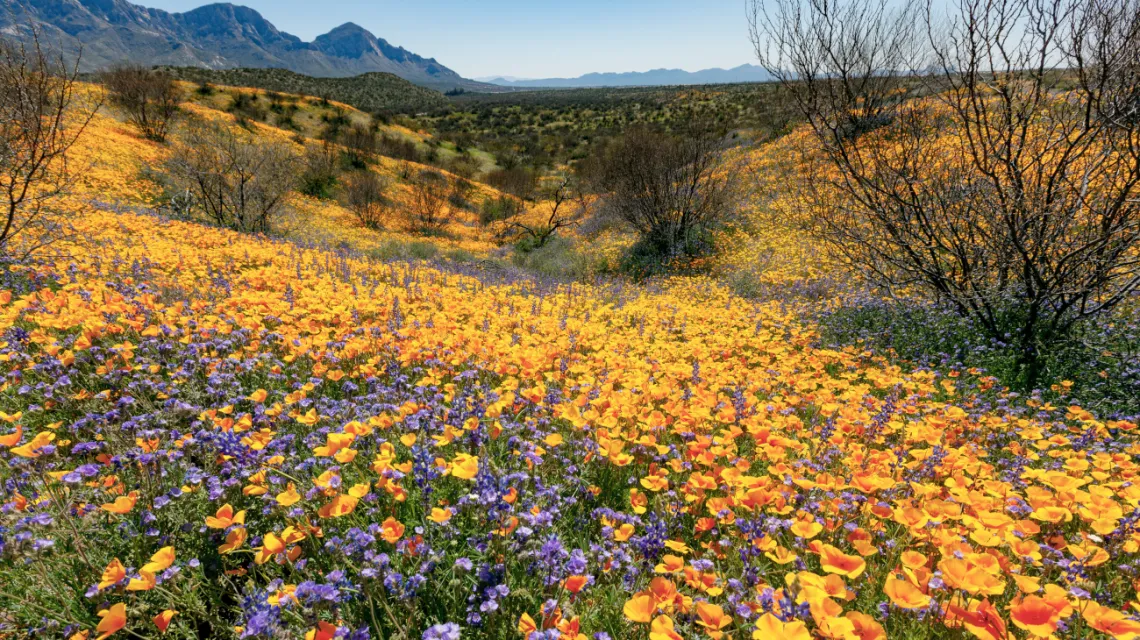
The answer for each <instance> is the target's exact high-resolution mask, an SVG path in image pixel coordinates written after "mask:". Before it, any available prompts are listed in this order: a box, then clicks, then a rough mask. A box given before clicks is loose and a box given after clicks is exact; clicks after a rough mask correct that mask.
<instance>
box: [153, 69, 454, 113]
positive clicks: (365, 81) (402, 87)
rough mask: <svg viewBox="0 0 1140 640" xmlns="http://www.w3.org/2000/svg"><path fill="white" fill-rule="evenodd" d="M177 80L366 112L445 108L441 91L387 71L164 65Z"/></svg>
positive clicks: (413, 111)
mask: <svg viewBox="0 0 1140 640" xmlns="http://www.w3.org/2000/svg"><path fill="white" fill-rule="evenodd" d="M165 69H167V70H168V71H169V72H170V73H171V74H172V75H174V76H175V77H176V78H177V79H179V80H188V81H191V82H198V83H212V84H215V85H226V86H231V87H257V88H259V89H267V90H270V91H277V92H280V93H291V94H295V95H305V96H318V97H320V99H321V100H323V102H324V106H329V104H330V103H329V101H330V100H335V101H336V102H341V103H344V104H348V105H352V106H353V107H356V108H357V109H360V110H361V111H364V112H365V113H376V112H384V113H393V114H417V113H423V112H427V111H436V110H443V109H447V108H448V103H447V98H445V97H444V96H443V94H442V93H439V92H437V91H432V90H431V89H425V88H423V87H420V86H417V85H414V84H412V83H410V82H408V81H407V80H404V79H403V78H399V77H397V76H394V75H392V74H390V73H366V74H364V75H360V76H355V77H352V78H315V77H311V76H305V75H301V74H299V73H294V72H292V71H288V70H286V69H223V70H214V69H201V68H198V67H166V68H165Z"/></svg>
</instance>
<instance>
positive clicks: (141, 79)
mask: <svg viewBox="0 0 1140 640" xmlns="http://www.w3.org/2000/svg"><path fill="white" fill-rule="evenodd" d="M100 80H101V81H102V82H103V85H104V86H106V87H107V91H108V92H109V93H110V97H111V103H112V104H114V105H115V106H117V107H119V108H120V109H122V110H123V111H125V112H126V114H127V120H128V121H130V123H131V124H132V125H134V126H135V127H137V128H138V130H139V131H140V132H142V134H143V136H145V137H146V138H148V139H150V140H154V141H156V142H165V141H166V135H167V133H168V132H169V131H170V125H171V124H172V123H173V122H174V118H175V116H177V115H178V105H179V103H181V102H182V91H181V90H180V89H179V88H178V85H177V83H176V82H175V81H174V76H172V75H170V74H169V73H168V72H166V71H162V70H158V69H149V68H147V67H144V66H142V65H139V64H121V65H118V66H115V67H113V68H111V69H109V70H107V71H105V72H103V73H102V74H101V75H100Z"/></svg>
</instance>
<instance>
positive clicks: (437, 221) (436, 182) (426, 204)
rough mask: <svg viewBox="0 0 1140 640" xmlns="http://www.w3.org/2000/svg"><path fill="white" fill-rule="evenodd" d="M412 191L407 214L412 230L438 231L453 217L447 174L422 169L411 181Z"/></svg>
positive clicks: (431, 232) (422, 231) (428, 232)
mask: <svg viewBox="0 0 1140 640" xmlns="http://www.w3.org/2000/svg"><path fill="white" fill-rule="evenodd" d="M409 186H410V187H411V191H412V197H411V201H410V202H409V203H408V206H407V210H406V216H407V218H406V219H407V225H408V228H409V229H410V230H411V231H414V232H418V233H427V234H434V233H438V232H439V231H441V230H442V229H443V227H444V226H445V225H446V224H447V223H448V222H449V221H450V219H451V211H450V207H449V204H448V196H449V195H450V194H451V189H450V187H449V185H448V180H447V176H445V175H443V174H442V173H439V172H437V171H421V172H420V173H419V174H418V175H417V176H415V178H414V179H412V180H411V181H410V183H409Z"/></svg>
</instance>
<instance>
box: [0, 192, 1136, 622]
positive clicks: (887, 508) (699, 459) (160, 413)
mask: <svg viewBox="0 0 1140 640" xmlns="http://www.w3.org/2000/svg"><path fill="white" fill-rule="evenodd" d="M75 224H76V226H77V231H78V232H79V235H80V236H82V237H83V239H84V242H83V244H82V245H78V244H77V245H76V246H75V247H74V248H75V249H76V250H75V251H74V252H72V253H71V255H70V256H69V257H68V258H67V259H65V260H62V261H59V262H54V263H53V262H50V261H48V262H41V263H36V264H28V265H25V266H24V267H22V268H20V267H14V268H12V269H11V270H9V271H8V272H7V273H6V275H5V276H4V281H3V282H2V283H0V288H2V289H3V291H2V292H0V323H2V325H3V338H2V340H3V341H2V343H0V346H2V352H0V353H2V355H0V358H2V360H3V362H4V382H3V387H2V393H0V403H2V405H3V413H2V414H0V418H2V420H3V427H2V433H0V458H2V459H3V465H2V467H0V469H2V470H0V474H2V479H3V484H2V494H0V495H2V500H3V510H2V514H0V605H2V606H0V625H2V626H3V629H5V631H4V632H3V633H4V634H5V635H6V637H17V636H20V637H24V636H26V635H32V636H35V637H69V638H78V639H83V638H88V639H94V638H99V639H103V638H108V637H116V638H118V637H124V638H125V637H136V638H156V637H170V638H192V637H209V638H225V637H242V638H264V637H305V638H308V639H314V638H317V639H327V638H334V637H336V638H342V637H343V638H354V639H358V638H369V637H371V638H415V639H417V640H418V639H421V638H422V639H424V640H442V639H448V640H454V639H456V638H530V639H531V640H535V639H538V638H548V639H554V638H567V639H573V640H577V639H581V638H599V639H601V638H612V639H619V638H651V639H652V640H666V639H678V638H700V637H709V638H749V637H751V638H759V639H767V638H797V639H800V638H802V639H807V638H811V637H825V638H862V639H865V640H866V639H872V638H883V637H888V636H889V637H928V636H936V637H970V636H973V637H978V638H1007V637H1048V636H1050V635H1054V634H1056V635H1067V636H1070V637H1104V636H1107V637H1116V638H1135V637H1137V636H1138V635H1140V623H1138V622H1136V621H1135V619H1134V618H1132V617H1131V616H1132V614H1133V613H1135V611H1136V608H1137V607H1140V604H1138V603H1137V602H1136V600H1137V589H1136V587H1137V583H1136V582H1135V580H1136V577H1137V575H1136V574H1137V570H1138V566H1137V564H1136V561H1137V558H1138V556H1137V553H1138V551H1140V532H1138V531H1137V528H1136V525H1137V522H1138V521H1140V518H1138V513H1140V512H1138V511H1137V505H1138V504H1140V486H1138V485H1137V484H1135V483H1134V481H1133V479H1134V477H1135V475H1136V473H1137V466H1136V463H1135V461H1134V458H1135V455H1136V454H1137V453H1138V452H1140V449H1138V447H1137V442H1136V438H1135V435H1134V433H1135V429H1136V424H1135V423H1134V422H1129V421H1102V420H1098V419H1097V418H1096V417H1095V416H1093V415H1091V414H1090V413H1089V412H1087V411H1085V410H1083V409H1081V408H1080V407H1078V406H1061V404H1064V403H1060V404H1049V403H1047V402H1045V401H1044V400H1042V399H1040V398H1033V397H1016V396H1015V395H1011V394H1003V393H1001V392H1000V391H999V390H998V388H997V387H995V386H994V385H993V381H992V379H989V378H985V377H979V376H976V375H972V374H971V373H970V372H968V371H962V372H960V375H959V373H958V372H955V373H953V374H952V375H948V376H943V375H939V374H936V373H932V372H925V371H919V372H909V371H905V370H902V369H899V368H897V367H894V366H890V365H888V364H886V363H885V362H884V361H880V360H878V359H873V358H870V357H868V356H867V355H866V354H862V353H859V352H857V351H856V350H846V351H834V350H825V349H821V348H819V347H817V346H816V344H817V340H816V338H815V335H814V333H813V329H812V327H811V326H805V325H804V324H801V323H800V322H799V321H798V320H797V316H796V314H795V313H794V311H792V309H793V307H792V306H784V305H782V304H781V303H780V302H778V301H774V302H771V303H767V304H760V305H757V304H754V303H750V302H746V301H744V300H743V299H739V298H735V297H733V296H732V295H730V294H729V293H727V292H726V291H725V290H724V289H722V288H720V287H719V285H716V284H715V283H714V282H712V281H708V280H701V279H688V280H675V281H667V282H664V283H660V284H657V285H650V286H646V287H641V286H636V285H624V286H618V285H614V286H609V287H605V286H597V287H593V286H586V285H581V284H575V285H561V286H553V285H539V284H536V283H534V282H531V281H528V280H525V279H520V280H517V281H512V280H509V279H506V278H498V279H496V278H494V277H489V276H485V275H484V276H480V277H476V276H473V275H468V274H464V273H462V272H460V271H458V270H456V268H437V267H433V266H431V265H429V264H427V263H418V264H417V263H383V262H377V261H373V260H367V259H364V258H362V257H360V256H359V255H356V254H352V253H349V252H347V251H340V252H334V251H329V250H319V249H310V248H305V247H303V246H300V245H297V244H291V243H287V242H282V241H272V240H268V239H264V238H259V237H254V236H248V235H242V234H238V233H233V232H228V231H223V230H219V229H208V230H207V229H206V228H204V227H200V226H197V225H194V224H190V223H185V222H175V221H170V220H166V219H163V218H161V217H157V216H153V215H145V214H139V213H116V212H113V211H109V210H106V209H103V210H98V209H91V208H88V209H86V210H85V212H84V213H82V214H81V215H77V217H76V218H75ZM80 247H82V249H80Z"/></svg>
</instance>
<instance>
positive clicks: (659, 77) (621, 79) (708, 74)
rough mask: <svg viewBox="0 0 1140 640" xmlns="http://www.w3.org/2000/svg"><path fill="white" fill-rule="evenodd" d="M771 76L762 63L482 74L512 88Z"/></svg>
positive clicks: (664, 83) (645, 84) (720, 81)
mask: <svg viewBox="0 0 1140 640" xmlns="http://www.w3.org/2000/svg"><path fill="white" fill-rule="evenodd" d="M771 79H772V76H771V75H770V74H769V73H768V72H767V71H765V70H764V69H763V68H762V67H758V66H756V65H751V64H744V65H740V66H739V67H735V68H733V69H705V70H703V71H684V70H681V69H654V70H653V71H640V72H638V71H635V72H630V73H588V74H586V75H584V76H579V77H577V78H545V79H541V80H536V79H529V78H527V79H523V78H512V77H509V76H507V77H504V76H496V77H493V78H481V80H483V81H484V82H489V83H491V84H497V85H499V86H502V87H514V88H524V87H525V88H542V87H546V88H572V87H656V86H672V85H687V84H733V83H739V82H767V81H769V80H771Z"/></svg>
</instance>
